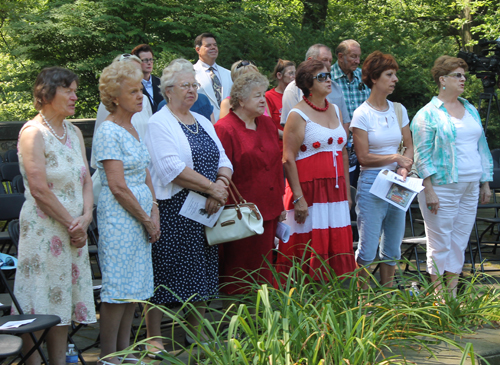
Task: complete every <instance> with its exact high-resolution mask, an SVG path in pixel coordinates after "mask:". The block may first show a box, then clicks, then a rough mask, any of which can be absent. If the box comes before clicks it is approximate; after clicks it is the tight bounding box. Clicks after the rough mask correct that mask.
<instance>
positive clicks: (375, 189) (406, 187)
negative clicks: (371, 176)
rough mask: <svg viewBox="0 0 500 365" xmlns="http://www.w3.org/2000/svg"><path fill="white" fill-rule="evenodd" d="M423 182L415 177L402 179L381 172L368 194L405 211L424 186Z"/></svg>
mask: <svg viewBox="0 0 500 365" xmlns="http://www.w3.org/2000/svg"><path fill="white" fill-rule="evenodd" d="M422 182H423V180H422V179H419V178H415V177H407V178H406V181H403V177H402V176H401V175H398V174H396V173H394V172H392V171H389V170H382V171H380V172H379V174H378V175H377V178H376V179H375V181H374V182H373V185H372V187H371V189H370V193H372V194H373V195H376V196H378V197H379V198H380V199H383V200H385V201H386V202H389V203H391V204H392V205H394V206H395V207H398V208H399V209H401V210H404V211H407V210H408V208H409V207H410V204H411V202H412V201H413V199H414V198H415V195H417V194H418V193H420V192H421V191H422V190H423V189H424V186H423V185H422Z"/></svg>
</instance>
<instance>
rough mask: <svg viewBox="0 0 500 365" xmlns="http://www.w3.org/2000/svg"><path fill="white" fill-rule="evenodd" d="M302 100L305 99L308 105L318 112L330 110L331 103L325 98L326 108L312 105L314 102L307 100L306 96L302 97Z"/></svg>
mask: <svg viewBox="0 0 500 365" xmlns="http://www.w3.org/2000/svg"><path fill="white" fill-rule="evenodd" d="M302 99H304V101H305V102H306V103H307V105H309V106H310V107H311V108H313V109H314V110H317V111H318V112H326V111H327V110H328V106H329V105H330V103H329V102H328V100H327V99H326V98H325V105H326V106H325V107H324V108H320V107H318V106H316V105H314V104H313V103H312V101H310V100H309V99H308V98H306V96H305V95H304V96H302Z"/></svg>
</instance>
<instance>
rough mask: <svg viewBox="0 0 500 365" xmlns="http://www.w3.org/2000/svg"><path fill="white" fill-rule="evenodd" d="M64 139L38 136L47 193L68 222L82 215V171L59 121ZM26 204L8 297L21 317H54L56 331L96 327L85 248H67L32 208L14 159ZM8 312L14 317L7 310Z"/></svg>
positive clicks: (53, 225)
mask: <svg viewBox="0 0 500 365" xmlns="http://www.w3.org/2000/svg"><path fill="white" fill-rule="evenodd" d="M64 123H65V124H66V127H67V133H68V136H67V138H66V143H65V144H62V143H61V142H60V141H59V140H58V139H57V138H56V137H55V136H54V135H53V134H52V133H51V132H50V131H49V130H48V129H46V128H45V127H43V126H41V125H40V124H38V123H36V122H33V121H30V122H28V123H26V124H25V125H24V127H23V129H22V130H21V132H20V134H21V133H22V132H23V131H24V129H26V128H27V127H35V128H38V129H39V130H40V132H41V133H42V136H43V141H44V144H45V172H46V175H47V183H48V185H49V188H50V189H51V190H52V192H53V193H54V194H55V196H56V197H57V198H58V199H59V201H60V202H61V204H62V205H63V206H64V207H65V208H66V210H67V211H68V212H69V213H70V214H71V216H73V217H75V218H76V217H78V216H80V215H82V213H83V195H82V188H83V181H84V177H85V173H86V168H85V164H84V162H83V161H84V160H83V156H82V151H81V146H80V140H79V138H78V135H77V133H76V130H75V127H74V126H73V125H72V124H71V123H69V122H67V121H64ZM19 167H20V170H21V174H22V176H23V180H24V186H25V193H24V195H25V197H26V201H25V203H24V205H23V208H22V210H21V215H20V218H19V219H20V238H19V253H18V260H19V261H18V269H17V272H16V281H15V286H14V293H15V295H16V297H17V299H18V301H19V303H20V305H21V308H22V310H23V311H24V313H25V314H54V315H57V316H59V317H60V318H61V325H69V324H70V323H71V321H72V320H74V321H76V322H79V323H93V322H95V321H96V316H95V308H94V295H93V289H92V278H91V273H90V262H89V255H88V247H87V245H85V246H84V247H82V248H76V247H74V246H72V245H71V244H70V237H69V234H68V232H67V229H66V227H64V226H63V225H62V224H60V223H59V222H57V221H56V220H55V219H53V218H51V217H49V216H48V215H47V214H46V213H45V212H44V211H42V210H41V209H40V208H39V207H38V206H37V204H36V202H35V199H34V198H33V196H32V195H31V193H30V186H29V184H28V179H27V177H26V171H25V170H24V164H23V156H22V154H21V153H19ZM12 312H13V313H14V314H16V313H17V312H16V310H15V308H14V307H13V310H12Z"/></svg>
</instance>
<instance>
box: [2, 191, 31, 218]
mask: <svg viewBox="0 0 500 365" xmlns="http://www.w3.org/2000/svg"><path fill="white" fill-rule="evenodd" d="M25 200H26V199H25V198H24V194H0V221H9V222H10V221H11V220H13V219H18V218H19V214H20V213H21V208H22V207H23V204H24V201H25Z"/></svg>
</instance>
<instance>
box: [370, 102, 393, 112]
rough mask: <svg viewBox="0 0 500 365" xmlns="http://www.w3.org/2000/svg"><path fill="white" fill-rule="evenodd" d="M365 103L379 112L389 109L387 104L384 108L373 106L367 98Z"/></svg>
mask: <svg viewBox="0 0 500 365" xmlns="http://www.w3.org/2000/svg"><path fill="white" fill-rule="evenodd" d="M366 103H367V104H368V105H369V106H371V107H372V108H373V109H375V110H377V111H379V112H386V111H388V110H389V104H387V108H385V109H384V110H380V109H379V108H375V107H374V106H373V105H372V104H371V103H370V102H369V101H368V100H366Z"/></svg>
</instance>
